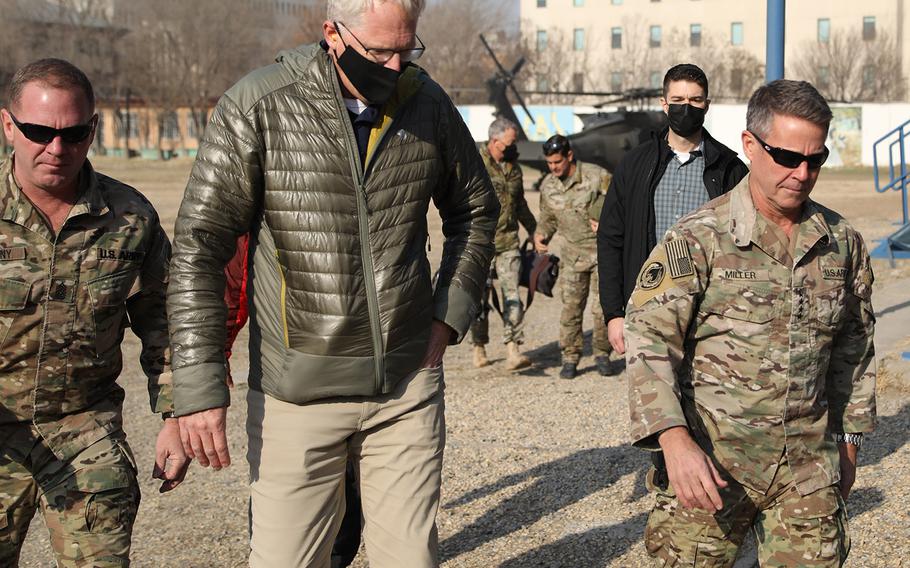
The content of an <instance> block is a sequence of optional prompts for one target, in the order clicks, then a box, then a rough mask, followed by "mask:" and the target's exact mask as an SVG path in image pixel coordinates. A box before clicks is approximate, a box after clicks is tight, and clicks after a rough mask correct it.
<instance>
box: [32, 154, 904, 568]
mask: <svg viewBox="0 0 910 568" xmlns="http://www.w3.org/2000/svg"><path fill="white" fill-rule="evenodd" d="M110 165H113V162H111V164H110ZM171 168H174V166H171ZM99 169H101V170H102V171H105V168H103V167H102V168H99ZM175 171H177V172H178V173H179V174H180V175H185V171H184V170H181V169H180V168H179V167H177V168H176V170H175ZM118 173H120V172H114V175H117V174H118ZM130 173H131V172H129V171H125V172H123V175H122V176H121V177H123V178H125V179H130V178H129V175H130ZM140 173H141V172H140ZM134 175H137V176H138V175H139V174H138V173H137V174H134ZM176 177H179V176H176ZM184 179H185V178H184ZM864 179H868V177H867V178H864ZM848 181H849V180H848ZM178 182H179V180H178V181H177V182H174V183H173V184H171V185H176V184H177V183H178ZM851 183H852V182H851ZM856 183H859V182H856ZM167 187H169V186H168V184H164V185H163V188H162V189H161V191H160V192H159V191H157V188H156V190H154V191H151V192H148V193H149V194H150V197H151V198H152V199H153V201H154V202H155V203H156V205H157V206H158V207H159V210H161V211H162V218H163V219H168V218H171V219H172V218H173V212H174V210H175V208H176V206H177V205H178V204H179V193H177V194H176V198H175V197H174V195H175V192H174V191H173V188H171V190H170V191H167V192H165V191H164V189H166V188H167ZM828 187H829V188H830V192H831V194H832V196H833V197H835V198H840V197H841V192H840V187H839V186H838V187H834V186H833V185H832V186H828ZM820 189H821V188H820ZM848 189H849V190H850V192H851V193H852V192H855V188H852V189H851V188H847V187H845V188H844V192H847V190H848ZM866 191H869V192H870V193H871V190H868V189H867V190H866ZM529 201H530V202H531V206H532V208H535V209H536V194H531V195H529ZM823 202H824V200H823ZM875 203H878V202H877V201H876V202H875ZM832 205H834V206H835V207H837V204H832ZM895 210H896V209H893V208H891V209H890V210H887V211H885V212H886V213H887V216H890V215H892V213H893V211H895ZM863 211H864V214H866V215H870V213H869V210H868V208H864V209H863ZM887 216H886V215H882V216H872V217H869V221H868V223H867V224H866V226H867V227H868V229H869V230H871V231H878V232H881V231H882V228H881V226H882V224H883V218H888V217H887ZM860 228H861V229H863V230H866V229H865V228H864V227H863V226H862V225H860ZM440 249H441V247H439V246H435V245H434V247H433V254H437V255H438V253H439V251H440ZM882 268H883V267H882ZM908 275H910V272H908V271H907V270H905V269H899V270H898V271H896V272H895V273H894V274H891V273H888V278H887V279H886V280H887V281H892V282H893V281H894V280H896V279H906V278H907V277H908ZM558 314H559V302H558V301H556V300H552V299H547V298H539V299H538V300H536V301H535V304H534V306H533V308H532V309H531V311H530V313H529V315H528V319H527V331H526V335H527V337H528V338H529V345H528V348H529V350H530V355H531V357H532V358H533V360H534V362H535V367H534V368H532V369H530V370H527V371H525V372H522V373H516V374H513V373H508V372H507V371H506V370H505V369H504V364H503V360H504V358H505V350H504V348H503V347H502V346H501V345H499V344H495V343H494V344H493V345H491V346H490V347H491V349H490V351H491V356H492V358H493V359H494V364H493V365H492V366H491V367H488V368H487V369H483V370H480V371H477V370H475V369H473V368H472V367H471V363H470V355H471V353H470V346H468V345H461V346H458V347H455V348H452V349H451V350H450V351H449V353H448V354H447V356H446V363H445V365H446V382H447V390H446V405H447V410H446V420H447V425H448V439H447V448H446V456H445V467H444V472H443V473H444V478H443V492H442V502H441V509H440V513H439V529H440V542H441V546H440V553H441V557H442V561H443V566H445V567H447V568H456V567H464V568H487V567H494V566H495V567H500V568H524V567H534V566H541V567H554V568H555V567H566V568H569V567H572V568H575V567H584V568H587V567H599V566H616V567H634V566H649V565H650V563H649V561H648V559H647V557H646V555H645V552H644V548H643V546H642V541H641V536H642V533H643V529H644V523H645V519H646V515H647V511H648V509H649V507H650V504H651V499H650V497H649V496H648V495H647V494H646V491H645V489H644V483H643V475H644V472H645V469H646V466H647V460H646V456H645V455H644V454H643V453H642V452H640V451H637V450H634V449H632V448H631V447H629V446H628V445H627V443H626V440H627V429H628V428H627V427H628V424H627V422H628V418H627V416H628V407H627V394H626V385H625V382H624V380H623V378H622V377H611V378H603V377H600V376H598V375H597V373H596V371H595V370H594V368H593V359H592V358H591V357H590V356H586V357H585V358H584V359H583V360H582V365H581V368H580V370H581V371H582V374H581V376H580V377H579V378H577V379H576V380H574V381H563V380H560V379H558V378H557V372H558V364H559V351H558V347H557V345H556V339H557V333H558V328H557V325H556V323H555V322H557V321H558ZM586 329H590V321H588V322H587V323H586ZM499 330H500V327H499V324H498V323H497V322H494V323H493V325H492V326H491V337H497V336H498V335H499ZM240 341H241V342H245V337H243V336H242V337H241V339H240ZM238 347H239V345H238ZM124 351H125V360H126V361H128V362H129V363H128V365H127V367H126V369H125V371H124V375H123V377H122V378H121V384H123V385H124V386H125V388H126V389H127V392H128V397H127V402H126V412H125V414H126V424H127V432H128V435H129V442H130V444H131V445H132V447H133V450H134V452H135V454H136V455H137V458H138V459H139V461H140V468H141V472H140V477H141V483H142V489H143V502H142V507H141V508H140V511H139V520H138V523H137V526H136V530H135V536H134V546H133V559H134V565H135V566H138V567H145V566H156V567H172V566H173V567H185V566H191V567H209V566H212V567H229V566H243V565H245V563H246V554H247V536H246V535H247V519H246V517H247V515H246V512H247V498H248V489H247V470H246V463H245V460H244V452H245V444H246V440H245V438H246V436H245V433H244V429H243V423H244V420H245V416H246V408H245V401H244V394H245V389H246V385H245V383H243V382H239V384H238V385H237V387H236V388H235V393H234V400H233V406H232V407H231V411H230V413H229V425H228V427H229V433H228V436H229V439H230V442H231V452H232V457H233V460H234V464H233V465H232V466H231V467H230V468H228V469H227V470H224V471H221V472H218V473H214V472H211V471H205V470H203V469H202V468H199V467H194V468H192V469H191V471H190V473H189V476H188V478H187V480H186V482H185V483H184V484H183V485H182V486H181V487H180V488H178V489H177V490H176V491H174V492H172V493H171V494H168V495H159V494H158V492H157V483H156V482H154V480H152V479H151V466H152V459H153V458H152V456H153V446H154V436H155V434H156V432H157V429H158V428H159V427H160V420H158V419H157V418H156V417H154V416H152V415H151V414H150V413H149V411H148V402H147V400H146V395H145V388H144V384H143V383H144V379H143V378H142V377H141V373H140V371H139V369H138V365H136V364H135V362H136V360H137V356H138V342H137V341H136V340H135V339H134V338H133V337H132V336H131V335H129V336H128V339H127V341H126V343H125V347H124ZM243 351H244V350H243V349H242V348H238V349H237V350H236V351H235V353H236V354H237V355H236V357H237V360H236V361H235V362H234V365H235V369H236V370H237V371H238V372H242V370H243V369H245V368H246V358H245V354H244V353H243ZM882 355H885V354H884V353H883V354H882ZM879 413H880V417H881V418H880V422H879V427H878V430H877V432H876V433H875V434H874V435H873V436H871V437H869V439H868V440H867V443H866V445H865V446H864V447H863V449H862V451H861V452H860V464H861V465H860V469H859V473H858V480H857V484H856V487H855V489H854V493H853V494H852V495H851V497H850V500H849V502H848V506H849V509H850V522H851V532H852V538H853V550H852V553H851V558H850V561H849V563H848V566H852V567H856V568H865V567H883V568H884V567H887V568H892V567H896V566H907V565H910V561H908V560H907V559H906V558H907V557H910V529H908V526H910V518H908V512H907V503H910V448H908V444H907V440H908V437H910V392H908V391H907V390H901V389H892V390H888V391H886V392H882V393H881V394H880V399H879ZM45 533H46V531H45V528H44V523H43V521H42V520H40V515H39V516H38V517H37V518H36V520H35V522H34V523H33V526H32V531H31V532H30V534H29V537H28V539H27V541H26V544H25V548H24V551H23V555H22V563H21V565H22V566H25V567H49V566H53V565H54V564H53V561H52V560H51V558H52V555H51V552H50V549H49V547H48V540H47V536H46V534H45ZM741 564H742V565H746V566H747V565H749V564H750V563H749V562H747V561H744V562H742V563H741ZM355 566H358V567H363V566H367V563H366V561H365V560H364V556H363V554H361V555H360V557H359V558H358V560H357V561H356V563H355Z"/></svg>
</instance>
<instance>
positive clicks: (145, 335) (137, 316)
mask: <svg viewBox="0 0 910 568" xmlns="http://www.w3.org/2000/svg"><path fill="white" fill-rule="evenodd" d="M170 261H171V243H170V242H169V241H168V239H167V235H165V233H164V230H163V229H162V228H161V225H160V224H158V222H157V219H156V220H155V227H154V229H153V236H152V239H151V242H150V245H149V248H148V250H147V252H146V255H145V259H144V260H143V263H142V272H141V273H140V275H139V278H138V279H137V281H136V286H137V287H138V289H137V290H134V291H133V293H132V294H131V296H130V297H129V298H128V299H127V301H126V309H127V312H128V313H129V318H130V325H131V327H132V329H133V333H135V334H136V336H137V337H139V339H140V341H141V342H142V353H141V354H140V355H139V364H140V365H141V366H142V370H143V372H145V375H146V377H148V390H149V400H150V402H151V406H152V412H173V411H174V393H173V384H172V381H171V350H170V346H169V340H168V328H167V310H166V307H165V304H166V296H167V284H168V266H169V264H170Z"/></svg>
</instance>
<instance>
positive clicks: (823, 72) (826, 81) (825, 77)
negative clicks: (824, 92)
mask: <svg viewBox="0 0 910 568" xmlns="http://www.w3.org/2000/svg"><path fill="white" fill-rule="evenodd" d="M830 86H831V70H830V69H829V68H828V67H827V66H824V67H819V68H818V88H819V89H827V88H828V87H830Z"/></svg>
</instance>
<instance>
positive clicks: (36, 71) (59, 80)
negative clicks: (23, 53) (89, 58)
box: [6, 58, 95, 111]
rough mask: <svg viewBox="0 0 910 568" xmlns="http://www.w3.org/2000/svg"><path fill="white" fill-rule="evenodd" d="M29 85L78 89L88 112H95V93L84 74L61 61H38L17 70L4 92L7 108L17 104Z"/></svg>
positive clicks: (70, 64) (49, 59) (67, 62)
mask: <svg viewBox="0 0 910 568" xmlns="http://www.w3.org/2000/svg"><path fill="white" fill-rule="evenodd" d="M29 83H42V84H44V85H47V86H49V87H53V88H55V89H78V90H80V91H82V93H83V94H84V95H85V101H86V102H87V103H88V105H89V110H91V111H94V110H95V91H94V89H92V83H91V81H89V80H88V77H86V75H85V73H83V72H82V71H81V70H80V69H79V68H78V67H76V66H75V65H73V64H72V63H70V62H69V61H64V60H62V59H54V58H47V59H39V60H38V61H33V62H32V63H29V64H28V65H25V66H24V67H21V68H19V70H18V71H16V73H15V74H14V75H13V78H12V79H11V80H10V82H9V87H8V88H7V91H6V105H7V108H12V107H13V105H16V104H18V103H19V99H20V98H21V97H22V90H23V89H24V88H25V86H26V85H28V84H29Z"/></svg>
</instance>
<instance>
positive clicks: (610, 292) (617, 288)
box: [597, 162, 628, 322]
mask: <svg viewBox="0 0 910 568" xmlns="http://www.w3.org/2000/svg"><path fill="white" fill-rule="evenodd" d="M624 166H625V164H624V163H622V162H621V163H620V164H619V165H618V166H617V167H616V172H615V174H614V175H613V180H612V181H611V182H610V188H609V189H608V190H607V196H606V198H605V200H604V205H603V209H602V210H601V212H600V222H599V225H598V227H597V275H598V277H599V280H600V284H599V292H600V305H601V307H602V308H603V312H604V319H605V320H606V321H608V322H609V321H610V320H611V319H613V318H616V317H622V316H623V315H625V313H626V311H625V305H624V302H623V297H624V296H623V291H622V288H623V278H624V274H623V244H624V241H625V232H626V228H625V224H626V213H625V199H623V198H624V196H625V193H626V192H627V191H628V187H627V182H628V180H627V176H626V168H625V167H624Z"/></svg>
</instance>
